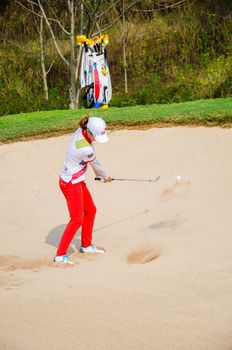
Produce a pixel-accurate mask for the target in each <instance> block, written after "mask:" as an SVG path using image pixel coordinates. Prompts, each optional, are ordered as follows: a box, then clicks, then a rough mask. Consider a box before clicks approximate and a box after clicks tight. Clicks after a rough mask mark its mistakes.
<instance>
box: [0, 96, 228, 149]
mask: <svg viewBox="0 0 232 350" xmlns="http://www.w3.org/2000/svg"><path fill="white" fill-rule="evenodd" d="M88 113H90V114H91V115H95V116H102V117H103V118H104V119H105V121H106V122H107V124H108V126H109V127H117V128H123V127H149V126H159V127H162V126H166V125H205V126H223V127H231V126H232V97H228V98H221V99H211V100H199V101H193V102H183V103H174V104H166V105H157V104H156V105H145V106H135V107H125V108H108V109H106V110H99V109H96V110H95V109H93V110H86V109H79V110H74V111H73V110H72V111H71V110H55V111H47V112H44V111H43V112H33V113H25V114H23V113H22V114H14V115H8V116H3V117H0V141H1V142H2V143H7V142H14V141H18V140H23V139H29V138H33V137H41V138H42V137H47V136H49V135H55V134H62V133H68V132H72V131H74V130H75V129H76V128H77V127H78V121H79V120H80V119H81V118H82V117H83V116H84V115H86V114H88Z"/></svg>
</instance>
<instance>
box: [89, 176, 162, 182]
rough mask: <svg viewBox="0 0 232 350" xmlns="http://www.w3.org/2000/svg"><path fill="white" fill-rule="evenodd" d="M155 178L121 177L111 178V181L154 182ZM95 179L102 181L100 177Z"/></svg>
mask: <svg viewBox="0 0 232 350" xmlns="http://www.w3.org/2000/svg"><path fill="white" fill-rule="evenodd" d="M157 179H158V178H157ZM157 179H155V180H149V179H147V180H146V179H123V178H121V179H120V178H112V181H140V182H141V181H142V182H155V181H157ZM95 181H102V178H101V177H95Z"/></svg>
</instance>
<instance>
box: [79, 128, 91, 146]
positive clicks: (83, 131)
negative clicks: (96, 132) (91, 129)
mask: <svg viewBox="0 0 232 350" xmlns="http://www.w3.org/2000/svg"><path fill="white" fill-rule="evenodd" d="M81 132H82V136H83V137H84V138H85V139H86V141H87V142H88V143H89V144H91V143H92V141H91V140H90V138H89V137H88V136H87V135H86V130H82V131H81Z"/></svg>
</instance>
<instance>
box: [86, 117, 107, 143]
mask: <svg viewBox="0 0 232 350" xmlns="http://www.w3.org/2000/svg"><path fill="white" fill-rule="evenodd" d="M87 128H88V129H89V131H90V132H91V133H92V134H93V136H94V138H95V140H96V141H97V142H99V143H105V142H107V141H108V140H109V139H108V136H107V134H106V123H105V122H104V120H103V119H102V118H97V117H90V118H89V121H88V123H87Z"/></svg>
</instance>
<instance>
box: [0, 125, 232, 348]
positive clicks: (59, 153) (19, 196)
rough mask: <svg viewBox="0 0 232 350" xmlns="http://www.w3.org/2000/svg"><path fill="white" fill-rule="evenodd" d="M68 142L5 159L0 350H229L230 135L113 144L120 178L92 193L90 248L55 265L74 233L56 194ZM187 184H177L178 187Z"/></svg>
mask: <svg viewBox="0 0 232 350" xmlns="http://www.w3.org/2000/svg"><path fill="white" fill-rule="evenodd" d="M70 138H71V135H65V136H60V137H56V138H50V139H46V140H35V141H30V142H18V143H14V144H9V145H2V146H1V147H0V159H1V173H0V179H1V203H0V206H1V207H0V213H1V214H0V215H1V231H0V247H1V248H0V312H1V326H0V350H45V349H46V350H53V349H54V350H61V349H62V350H71V349H72V350H73V349H80V350H89V349H91V350H92V349H93V350H100V349H101V350H104V349H106V350H114V349H115V350H116V349H117V350H119V349H120V350H124V349H126V350H127V349H129V350H140V349H156V350H169V349H170V350H177V349H180V350H206V349H207V350H226V349H228V350H229V349H232V259H231V251H232V231H231V230H232V215H231V212H232V211H231V208H232V196H231V194H232V129H221V128H203V127H198V128H184V127H177V128H163V129H155V128H154V129H149V130H130V131H128V130H123V131H113V132H111V133H110V142H109V143H108V144H107V145H96V148H97V155H98V158H99V159H100V160H101V161H102V162H103V163H104V164H105V165H106V166H107V168H108V169H109V170H110V172H111V175H112V176H113V177H126V178H131V177H133V178H139V179H154V178H157V176H160V178H159V179H158V180H157V181H156V182H126V181H125V182H116V181H114V182H112V183H107V184H103V183H96V182H95V181H94V173H93V171H92V169H91V167H89V169H88V175H87V179H86V182H87V184H88V187H89V189H90V191H91V193H92V195H93V198H94V200H95V203H96V205H97V208H98V213H97V217H96V221H95V227H94V242H95V243H96V244H97V245H98V246H101V247H104V248H105V249H106V251H107V253H106V254H105V255H98V256H87V255H84V254H82V255H81V254H80V253H79V251H78V247H79V246H80V232H78V233H77V235H76V237H75V238H74V240H73V242H72V244H71V246H70V250H69V254H70V256H71V259H72V261H73V262H74V264H75V265H74V266H73V267H66V268H62V267H56V266H54V264H53V263H52V259H53V257H54V255H55V252H56V247H57V245H58V242H59V238H60V236H61V234H62V230H63V229H64V226H65V224H66V223H67V221H68V212H67V209H66V203H65V201H64V198H63V195H62V193H61V192H60V190H59V188H58V174H59V171H60V169H61V167H62V164H63V160H64V157H65V154H66V150H67V146H68V143H69V140H70ZM178 175H179V176H181V179H180V180H179V181H176V176H178Z"/></svg>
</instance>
